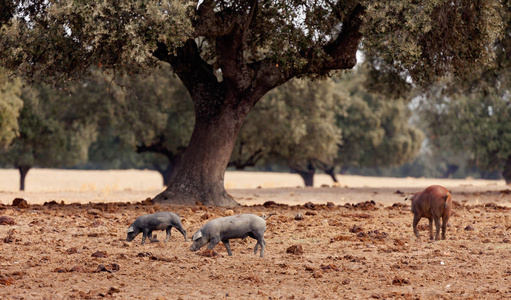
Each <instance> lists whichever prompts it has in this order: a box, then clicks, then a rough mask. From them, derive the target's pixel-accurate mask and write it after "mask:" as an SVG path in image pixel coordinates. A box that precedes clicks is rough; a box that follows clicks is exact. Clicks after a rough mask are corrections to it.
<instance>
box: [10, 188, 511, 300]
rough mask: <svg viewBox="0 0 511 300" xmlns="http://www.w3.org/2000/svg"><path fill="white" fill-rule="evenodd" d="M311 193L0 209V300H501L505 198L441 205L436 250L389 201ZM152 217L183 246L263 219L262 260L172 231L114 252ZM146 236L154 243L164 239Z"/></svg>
mask: <svg viewBox="0 0 511 300" xmlns="http://www.w3.org/2000/svg"><path fill="white" fill-rule="evenodd" d="M323 190H324V189H321V188H316V189H309V190H304V189H295V190H286V191H285V192H284V193H285V195H286V196H285V197H282V198H281V200H282V201H275V200H278V199H273V198H271V200H268V199H267V200H266V201H261V200H259V201H258V203H260V202H262V203H265V204H264V205H261V204H258V205H251V206H242V207H238V208H234V209H226V208H210V207H186V206H161V205H159V206H153V205H150V204H149V203H148V202H145V201H140V202H132V203H122V202H118V203H86V202H84V203H74V202H75V199H67V198H66V199H62V200H63V201H64V203H60V201H61V200H60V199H59V201H53V202H51V201H49V202H46V204H38V205H34V204H30V202H29V203H25V202H23V201H21V200H18V201H17V202H15V204H16V205H12V203H10V201H9V203H8V204H5V203H6V201H5V200H4V202H3V203H4V204H0V298H2V299H101V298H118V299H224V298H225V299H314V298H318V299H371V298H373V299H435V298H438V299H504V298H511V214H510V213H511V211H510V210H511V208H509V207H508V206H509V203H511V194H510V190H509V189H493V190H491V191H484V190H482V191H478V192H471V193H465V194H462V192H461V191H459V192H456V193H453V197H454V199H455V200H456V199H457V201H456V202H455V208H454V214H453V216H452V218H451V221H450V224H449V227H448V231H447V239H446V240H443V241H430V240H429V239H427V238H426V237H427V224H428V222H427V220H425V219H423V220H422V221H421V222H420V224H419V229H420V230H421V233H422V234H423V236H422V238H421V239H420V240H418V239H417V238H416V237H415V236H413V233H412V228H411V221H412V218H413V216H412V213H411V212H410V206H409V203H407V202H404V201H402V200H403V198H404V196H405V195H403V192H401V191H399V190H398V189H388V190H379V191H377V193H376V194H377V195H378V198H377V199H376V200H374V198H373V197H370V196H368V195H371V194H373V195H376V194H374V192H373V191H372V190H366V191H365V192H366V193H365V194H364V195H367V196H365V197H366V199H365V200H364V199H362V200H363V201H357V202H355V201H352V202H351V204H346V203H341V202H336V203H334V202H331V201H324V202H322V203H321V201H320V199H318V198H317V197H316V198H314V199H315V201H310V202H309V201H307V199H308V198H307V197H315V196H314V195H315V193H314V191H316V192H317V193H321V192H322V191H323ZM330 190H334V188H330ZM263 191H264V189H263V190H256V189H254V190H250V191H248V192H244V193H242V192H237V193H233V194H234V195H235V197H237V198H241V199H242V200H244V201H241V202H242V203H245V204H246V203H247V202H248V203H250V201H251V199H252V198H254V195H259V196H258V197H263V198H264V193H263ZM303 191H307V194H308V195H309V196H304V194H303ZM342 191H343V189H341V188H339V190H338V191H337V193H338V197H341V196H342ZM300 193H302V195H301V197H302V198H300V200H301V203H302V204H300V205H293V206H289V205H286V204H278V203H279V202H281V203H293V201H292V200H293V197H295V196H296V195H299V194H300ZM400 193H401V194H400ZM474 197H477V199H482V200H481V202H478V203H476V202H475V201H473V198H474ZM371 200H373V201H371ZM464 200H465V201H464ZM276 202H277V203H276ZM313 202H314V203H313ZM327 202H330V203H328V204H327ZM66 203H74V204H66ZM163 210H170V211H174V212H179V214H180V215H181V217H182V223H183V226H184V228H185V229H186V230H187V232H188V237H191V236H192V235H193V233H194V232H195V231H196V230H197V229H198V228H200V227H201V226H202V225H203V224H205V223H206V222H207V221H209V220H211V219H213V218H216V217H221V216H226V215H230V214H236V213H254V214H257V215H262V214H266V215H269V214H274V215H272V216H271V217H270V218H269V219H268V220H267V231H266V235H265V239H266V242H267V248H266V251H265V257H264V258H260V257H259V256H258V255H254V253H253V247H254V246H255V240H253V239H251V238H247V239H246V240H233V241H231V249H232V252H233V256H228V255H227V252H226V250H225V248H224V247H223V245H222V244H219V245H217V246H216V247H215V249H214V250H213V251H203V249H201V251H199V252H191V251H190V250H189V249H190V245H191V242H190V241H187V242H185V241H184V238H183V236H182V235H181V234H180V233H179V232H177V231H176V230H172V237H171V239H170V241H169V242H168V243H163V242H158V243H148V244H145V245H140V241H141V235H139V236H138V237H137V238H136V239H135V240H134V241H133V242H126V241H125V238H126V230H127V228H128V226H129V224H130V223H131V222H133V221H134V220H135V219H136V218H137V217H138V216H140V215H142V214H146V213H152V212H155V211H163ZM155 233H156V234H157V236H158V239H160V240H161V241H163V240H164V237H165V232H163V231H157V232H155Z"/></svg>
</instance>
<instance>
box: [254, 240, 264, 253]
mask: <svg viewBox="0 0 511 300" xmlns="http://www.w3.org/2000/svg"><path fill="white" fill-rule="evenodd" d="M257 245H261V255H260V256H261V257H264V248H266V241H265V240H264V238H263V237H261V239H260V240H258V241H257V244H256V249H257ZM254 250H255V249H254ZM254 254H257V250H256V251H254Z"/></svg>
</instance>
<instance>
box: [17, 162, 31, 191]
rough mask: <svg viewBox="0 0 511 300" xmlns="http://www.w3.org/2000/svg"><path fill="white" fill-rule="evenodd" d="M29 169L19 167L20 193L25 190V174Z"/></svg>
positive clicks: (27, 167)
mask: <svg viewBox="0 0 511 300" xmlns="http://www.w3.org/2000/svg"><path fill="white" fill-rule="evenodd" d="M30 168H31V167H29V166H19V167H18V170H19V171H20V191H24V190H25V178H26V177H27V173H28V171H29V170H30Z"/></svg>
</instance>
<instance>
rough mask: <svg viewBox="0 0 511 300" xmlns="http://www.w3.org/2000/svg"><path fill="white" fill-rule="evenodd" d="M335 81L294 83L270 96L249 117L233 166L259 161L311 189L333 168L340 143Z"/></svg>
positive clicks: (252, 163) (239, 138)
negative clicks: (319, 172) (318, 175)
mask: <svg viewBox="0 0 511 300" xmlns="http://www.w3.org/2000/svg"><path fill="white" fill-rule="evenodd" d="M333 86H334V83H333V81H332V80H325V81H310V80H298V79H296V80H291V81H289V82H288V83H286V84H284V85H282V86H280V87H278V88H276V89H275V90H273V91H271V92H270V93H268V94H267V95H266V96H264V97H263V99H262V100H261V101H260V102H259V103H258V104H257V105H256V107H255V108H254V109H253V111H252V113H251V114H250V115H249V116H248V117H247V119H246V121H245V123H244V125H243V128H242V129H241V132H240V135H239V137H238V140H237V142H236V147H235V149H234V152H233V155H232V157H231V165H233V166H235V167H237V168H239V169H240V168H243V167H246V166H253V165H255V163H256V162H258V161H259V160H260V159H264V161H265V162H279V163H282V164H285V165H287V166H289V167H290V168H291V169H292V170H294V171H296V172H297V173H298V174H300V175H301V176H302V178H303V179H304V180H305V183H306V185H308V186H310V185H312V180H313V175H314V172H315V169H316V168H321V167H322V166H325V165H332V164H333V161H334V158H335V156H336V155H337V148H338V145H339V144H340V143H341V131H340V130H339V128H338V127H337V126H336V124H335V116H336V108H337V103H336V101H338V97H336V95H335V90H334V89H333Z"/></svg>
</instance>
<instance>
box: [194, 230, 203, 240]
mask: <svg viewBox="0 0 511 300" xmlns="http://www.w3.org/2000/svg"><path fill="white" fill-rule="evenodd" d="M201 237H202V232H201V231H200V230H199V231H197V232H196V233H195V234H194V235H193V236H192V241H195V240H198V239H200V238H201Z"/></svg>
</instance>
